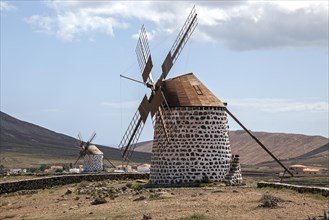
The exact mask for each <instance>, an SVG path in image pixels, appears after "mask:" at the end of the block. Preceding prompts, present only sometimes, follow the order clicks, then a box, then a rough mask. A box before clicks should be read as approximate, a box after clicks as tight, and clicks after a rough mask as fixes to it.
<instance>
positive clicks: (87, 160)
mask: <svg viewBox="0 0 329 220" xmlns="http://www.w3.org/2000/svg"><path fill="white" fill-rule="evenodd" d="M83 168H84V171H85V172H96V171H101V170H103V155H102V154H86V155H85V156H84V163H83Z"/></svg>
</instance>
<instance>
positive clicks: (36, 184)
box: [0, 173, 149, 194]
mask: <svg viewBox="0 0 329 220" xmlns="http://www.w3.org/2000/svg"><path fill="white" fill-rule="evenodd" d="M148 178H149V174H137V173H123V174H118V173H116V174H114V173H112V174H74V175H63V176H52V177H43V178H36V179H29V180H18V181H13V182H4V183H0V194H2V193H11V192H16V191H19V190H32V189H44V188H51V187H54V186H61V185H66V184H72V183H80V182H82V181H102V180H128V179H148Z"/></svg>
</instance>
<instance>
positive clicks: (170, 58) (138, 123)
mask: <svg viewBox="0 0 329 220" xmlns="http://www.w3.org/2000/svg"><path fill="white" fill-rule="evenodd" d="M196 26H197V13H196V10H195V6H194V7H193V8H192V10H191V12H190V14H189V16H188V18H187V20H186V21H185V23H184V25H183V27H182V29H181V30H180V32H179V34H178V37H177V38H176V40H175V41H174V44H173V46H172V47H171V49H170V51H169V53H168V55H167V57H166V58H165V60H164V62H163V64H162V74H161V75H160V78H159V79H158V80H157V83H156V84H154V82H153V79H152V77H151V70H152V68H153V64H152V59H151V55H150V50H149V46H148V41H147V34H146V31H145V27H144V25H143V26H142V28H141V31H140V35H139V39H138V43H137V47H136V54H137V59H138V64H139V66H140V69H141V71H142V77H143V81H144V82H145V83H147V81H148V80H149V82H148V87H150V88H151V89H152V93H151V95H150V98H149V99H148V98H147V96H144V98H143V100H142V102H141V103H140V105H139V107H138V109H137V111H136V113H135V115H134V117H133V119H132V120H131V122H130V124H129V126H128V128H127V130H126V132H125V133H124V135H123V138H122V140H121V142H120V144H119V148H120V149H121V152H122V158H123V160H124V161H127V163H128V162H129V160H130V158H131V155H132V153H133V151H134V149H135V146H136V144H137V142H138V139H139V137H140V134H141V132H142V130H143V127H144V124H145V122H146V120H147V118H148V114H149V113H151V117H152V118H153V117H154V115H155V114H156V113H159V114H160V120H161V123H162V127H163V130H164V133H165V134H166V137H167V140H168V141H169V135H168V132H167V130H166V126H165V121H164V117H163V114H162V110H161V106H162V104H163V102H165V103H167V101H166V100H165V97H164V95H163V93H162V90H161V85H162V83H163V80H164V79H165V78H166V77H167V75H168V73H169V71H170V70H171V68H172V66H173V65H174V63H175V62H176V60H177V58H178V57H179V54H180V53H181V51H182V50H183V48H184V46H185V44H186V43H187V41H188V40H189V38H190V36H191V35H192V33H193V31H194V29H195V28H196ZM168 108H169V106H168Z"/></svg>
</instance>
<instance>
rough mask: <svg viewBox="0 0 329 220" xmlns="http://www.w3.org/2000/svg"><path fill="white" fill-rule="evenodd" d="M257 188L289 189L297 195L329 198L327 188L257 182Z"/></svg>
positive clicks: (328, 189)
mask: <svg viewBox="0 0 329 220" xmlns="http://www.w3.org/2000/svg"><path fill="white" fill-rule="evenodd" d="M257 187H258V188H262V187H272V188H276V189H282V188H286V189H291V190H295V191H297V192H299V193H313V194H321V195H323V196H325V197H328V196H329V188H327V187H317V186H301V185H291V184H286V183H273V182H259V183H257Z"/></svg>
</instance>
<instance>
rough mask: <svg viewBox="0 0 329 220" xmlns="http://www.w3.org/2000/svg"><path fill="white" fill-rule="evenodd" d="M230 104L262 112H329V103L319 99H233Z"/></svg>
mask: <svg viewBox="0 0 329 220" xmlns="http://www.w3.org/2000/svg"><path fill="white" fill-rule="evenodd" d="M229 106H233V107H239V108H248V109H254V110H255V111H261V112H270V113H275V112H324V113H328V112H329V103H328V102H325V101H319V100H314V99H311V100H303V101H294V100H289V99H257V98H247V99H232V100H229Z"/></svg>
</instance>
